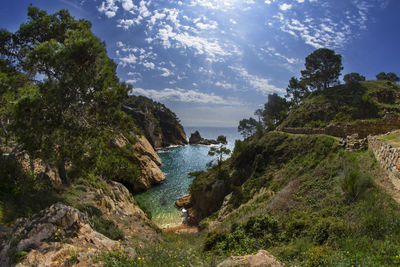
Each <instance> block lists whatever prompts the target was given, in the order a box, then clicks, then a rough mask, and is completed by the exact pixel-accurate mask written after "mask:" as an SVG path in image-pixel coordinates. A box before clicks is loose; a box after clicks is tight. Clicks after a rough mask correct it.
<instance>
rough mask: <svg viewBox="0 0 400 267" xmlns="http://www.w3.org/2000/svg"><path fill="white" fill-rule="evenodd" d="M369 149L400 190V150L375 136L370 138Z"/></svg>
mask: <svg viewBox="0 0 400 267" xmlns="http://www.w3.org/2000/svg"><path fill="white" fill-rule="evenodd" d="M368 147H369V149H371V150H372V152H374V155H375V158H376V160H377V161H378V162H379V164H380V165H381V167H382V168H383V169H384V170H385V171H386V173H387V174H388V175H389V178H390V180H391V182H392V183H393V185H394V186H395V187H396V189H398V190H400V148H394V147H392V146H391V145H388V144H386V143H385V142H383V141H382V140H380V139H378V138H376V137H375V136H368Z"/></svg>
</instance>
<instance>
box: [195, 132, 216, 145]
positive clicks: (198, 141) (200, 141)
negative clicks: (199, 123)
mask: <svg viewBox="0 0 400 267" xmlns="http://www.w3.org/2000/svg"><path fill="white" fill-rule="evenodd" d="M189 144H191V145H217V144H218V142H217V141H216V140H212V139H205V138H203V137H201V135H200V133H199V131H195V132H194V133H192V134H191V135H190V138H189Z"/></svg>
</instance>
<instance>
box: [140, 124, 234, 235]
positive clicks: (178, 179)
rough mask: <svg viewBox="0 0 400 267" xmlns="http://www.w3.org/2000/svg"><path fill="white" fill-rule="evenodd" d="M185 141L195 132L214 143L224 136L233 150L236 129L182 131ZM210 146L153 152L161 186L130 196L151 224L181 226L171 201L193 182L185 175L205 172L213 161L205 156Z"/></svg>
mask: <svg viewBox="0 0 400 267" xmlns="http://www.w3.org/2000/svg"><path fill="white" fill-rule="evenodd" d="M184 129H185V132H186V135H187V136H188V138H189V137H190V134H191V133H193V132H195V131H196V130H197V131H199V132H200V135H201V136H202V137H203V138H207V139H217V137H218V136H219V135H224V136H226V139H227V141H228V144H227V147H228V148H229V149H231V150H233V148H234V145H235V140H237V139H241V136H240V135H239V134H238V132H237V128H236V127H184ZM210 147H211V146H205V145H186V146H176V147H169V148H163V149H160V150H158V151H157V153H158V155H159V156H160V158H161V161H162V163H163V164H162V166H161V170H162V171H163V172H164V173H165V175H166V180H165V181H164V183H162V184H160V185H157V186H154V187H152V188H150V189H149V190H147V191H146V192H143V193H140V194H137V195H135V196H134V198H135V200H136V201H137V202H139V203H140V205H141V206H142V207H144V208H145V209H146V210H148V211H150V212H151V215H152V220H153V222H154V223H155V224H157V225H158V226H159V227H161V228H168V227H173V226H177V225H179V224H181V223H182V219H183V213H182V211H181V210H179V209H178V208H176V207H175V204H174V203H175V201H176V200H177V199H178V198H180V197H182V196H185V195H187V194H188V190H189V186H190V184H191V183H192V181H193V179H194V178H193V177H190V176H189V175H188V173H190V172H194V171H201V170H206V164H207V163H208V162H210V161H211V160H213V159H214V157H211V156H209V155H208V151H209V149H210Z"/></svg>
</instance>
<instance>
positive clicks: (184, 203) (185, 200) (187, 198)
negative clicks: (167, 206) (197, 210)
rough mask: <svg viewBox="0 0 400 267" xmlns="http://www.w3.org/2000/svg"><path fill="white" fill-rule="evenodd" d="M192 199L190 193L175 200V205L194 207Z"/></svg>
mask: <svg viewBox="0 0 400 267" xmlns="http://www.w3.org/2000/svg"><path fill="white" fill-rule="evenodd" d="M190 201H191V198H190V195H188V196H183V197H180V198H179V199H178V200H177V201H175V206H177V207H178V208H185V209H188V208H190V207H192V203H191V202H190Z"/></svg>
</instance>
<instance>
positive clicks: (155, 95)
mask: <svg viewBox="0 0 400 267" xmlns="http://www.w3.org/2000/svg"><path fill="white" fill-rule="evenodd" d="M131 93H134V94H139V95H144V96H146V97H150V98H152V99H154V100H156V101H167V100H168V101H174V102H186V103H202V104H217V105H232V104H238V103H237V102H235V101H232V100H228V99H224V98H223V97H221V96H217V95H214V94H206V93H202V92H198V91H194V90H184V89H179V88H178V89H171V88H165V89H163V90H153V89H143V88H134V89H132V90H131Z"/></svg>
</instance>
